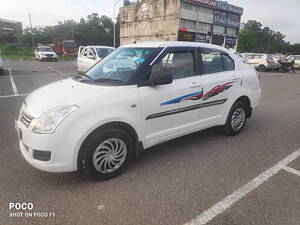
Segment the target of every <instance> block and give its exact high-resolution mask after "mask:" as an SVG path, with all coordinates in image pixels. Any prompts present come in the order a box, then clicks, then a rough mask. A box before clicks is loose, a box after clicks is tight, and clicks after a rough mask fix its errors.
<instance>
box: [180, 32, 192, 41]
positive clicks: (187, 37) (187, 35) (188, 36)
mask: <svg viewBox="0 0 300 225" xmlns="http://www.w3.org/2000/svg"><path fill="white" fill-rule="evenodd" d="M178 41H191V42H194V41H195V33H194V32H188V31H178Z"/></svg>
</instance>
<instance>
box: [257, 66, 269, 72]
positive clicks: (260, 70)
mask: <svg viewBox="0 0 300 225" xmlns="http://www.w3.org/2000/svg"><path fill="white" fill-rule="evenodd" d="M257 70H258V71H259V72H267V71H268V69H267V67H265V65H259V66H258V67H257Z"/></svg>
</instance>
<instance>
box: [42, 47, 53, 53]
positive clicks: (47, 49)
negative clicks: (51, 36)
mask: <svg viewBox="0 0 300 225" xmlns="http://www.w3.org/2000/svg"><path fill="white" fill-rule="evenodd" d="M39 51H40V52H53V50H52V48H47V47H43V48H39Z"/></svg>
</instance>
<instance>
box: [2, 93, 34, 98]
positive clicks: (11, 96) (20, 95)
mask: <svg viewBox="0 0 300 225" xmlns="http://www.w3.org/2000/svg"><path fill="white" fill-rule="evenodd" d="M27 95H29V94H17V95H2V96H0V98H15V97H22V96H27Z"/></svg>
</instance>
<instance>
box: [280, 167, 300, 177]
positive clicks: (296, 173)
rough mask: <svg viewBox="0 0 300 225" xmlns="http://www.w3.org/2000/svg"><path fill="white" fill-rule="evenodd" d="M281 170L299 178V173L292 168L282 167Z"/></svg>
mask: <svg viewBox="0 0 300 225" xmlns="http://www.w3.org/2000/svg"><path fill="white" fill-rule="evenodd" d="M282 169H283V170H285V171H287V172H290V173H292V174H295V175H298V176H300V171H298V170H295V169H294V168H291V167H289V166H283V167H282Z"/></svg>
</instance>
